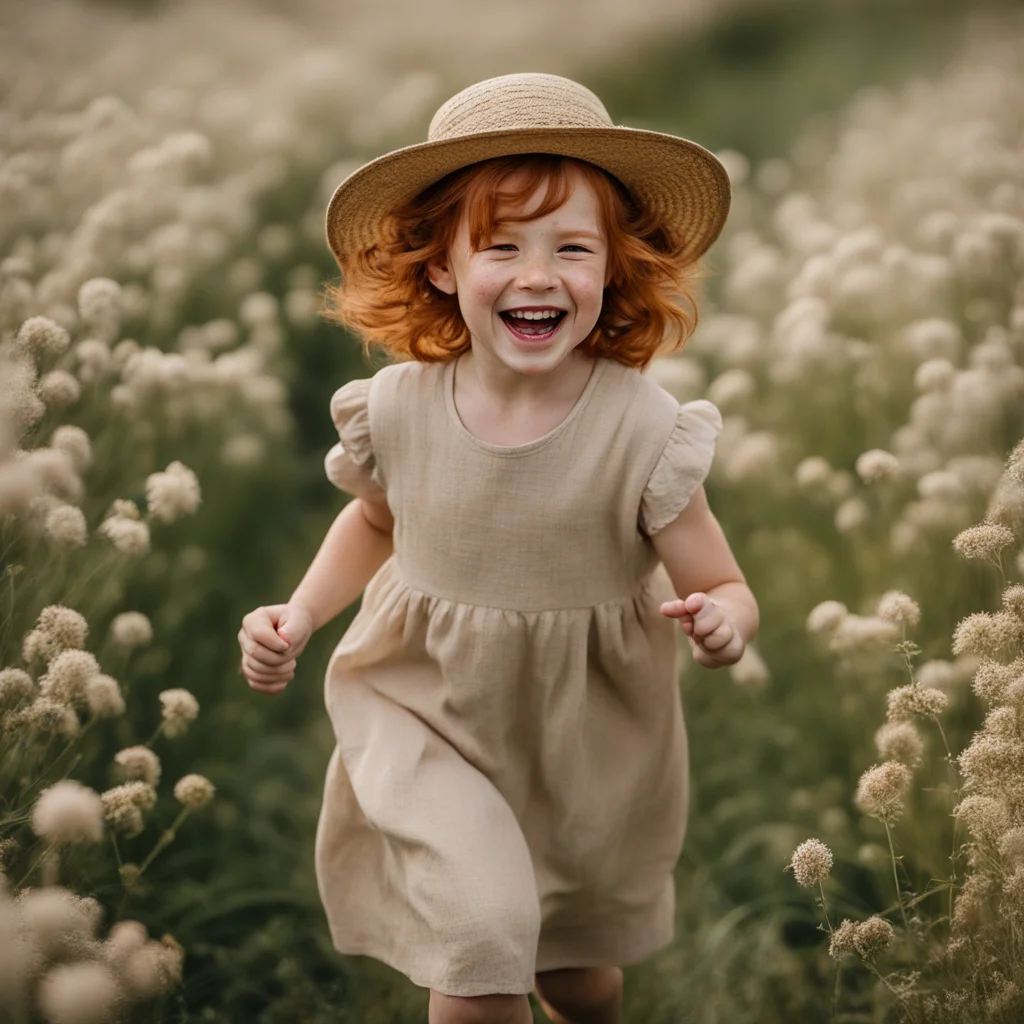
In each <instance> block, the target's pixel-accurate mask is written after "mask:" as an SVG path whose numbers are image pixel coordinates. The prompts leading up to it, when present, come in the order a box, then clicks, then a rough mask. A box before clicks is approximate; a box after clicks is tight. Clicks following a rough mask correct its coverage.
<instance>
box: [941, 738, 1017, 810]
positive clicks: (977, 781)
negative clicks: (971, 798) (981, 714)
mask: <svg viewBox="0 0 1024 1024" xmlns="http://www.w3.org/2000/svg"><path fill="white" fill-rule="evenodd" d="M957 763H958V764H959V765H960V771H961V773H962V774H963V776H964V779H965V780H966V782H967V784H968V786H969V787H970V788H971V789H973V790H975V791H976V792H978V793H982V794H989V793H991V794H993V795H998V794H1001V793H1003V792H1005V791H1006V788H1007V786H1019V785H1020V784H1021V782H1022V781H1024V745H1022V744H1020V743H1018V742H1017V740H1015V739H1013V740H1010V739H1006V738H1004V737H1001V736H990V735H989V734H987V733H984V732H977V733H975V734H974V737H973V738H972V739H971V742H970V743H969V744H968V745H967V747H966V748H965V749H964V750H962V751H961V752H960V756H959V757H958V758H957Z"/></svg>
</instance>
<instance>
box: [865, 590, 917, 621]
mask: <svg viewBox="0 0 1024 1024" xmlns="http://www.w3.org/2000/svg"><path fill="white" fill-rule="evenodd" d="M875 611H876V614H877V615H879V616H880V617H881V618H883V619H886V620H887V621H888V622H892V623H894V624H895V625H897V626H916V625H917V624H918V622H920V621H921V607H920V605H919V604H918V603H917V602H916V601H915V600H914V599H913V598H912V597H910V595H909V594H904V593H903V591H901V590H887V591H886V592H885V593H884V594H883V595H882V596H881V598H879V601H878V607H877V608H876V610H875Z"/></svg>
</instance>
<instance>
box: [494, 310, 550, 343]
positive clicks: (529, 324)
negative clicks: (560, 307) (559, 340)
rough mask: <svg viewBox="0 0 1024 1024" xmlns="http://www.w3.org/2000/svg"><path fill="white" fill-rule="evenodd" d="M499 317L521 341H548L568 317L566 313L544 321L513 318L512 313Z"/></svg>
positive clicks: (502, 314)
mask: <svg viewBox="0 0 1024 1024" xmlns="http://www.w3.org/2000/svg"><path fill="white" fill-rule="evenodd" d="M498 315H499V316H500V317H501V319H502V320H504V321H505V326H506V327H508V329H509V331H510V332H511V333H512V334H513V335H515V337H517V338H518V339H519V340H520V341H546V340H547V339H548V338H551V337H553V336H554V335H555V333H556V332H557V331H558V328H559V327H561V326H562V321H563V320H564V319H565V317H566V314H565V313H564V312H563V313H559V314H558V315H557V316H553V317H548V318H545V319H543V320H527V319H525V318H524V317H521V316H512V315H511V314H510V313H499V314H498Z"/></svg>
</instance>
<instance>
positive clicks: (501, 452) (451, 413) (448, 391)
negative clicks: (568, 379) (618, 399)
mask: <svg viewBox="0 0 1024 1024" xmlns="http://www.w3.org/2000/svg"><path fill="white" fill-rule="evenodd" d="M456 362H457V360H455V359H450V360H448V362H446V363H445V364H444V373H443V383H444V388H443V390H444V404H445V408H446V410H447V413H448V419H449V420H450V421H451V423H452V426H453V427H454V429H455V432H456V433H457V434H458V435H459V436H460V437H461V438H462V439H463V440H464V441H465V442H466V443H467V444H469V445H471V446H472V447H474V448H477V449H479V450H480V451H484V452H487V453H488V454H489V455H498V456H504V457H515V456H519V455H529V454H531V453H532V452H535V451H537V449H538V448H543V447H545V446H546V445H548V444H550V443H551V442H552V441H553V440H555V438H556V437H558V436H559V435H560V434H561V433H562V432H563V431H564V430H565V429H566V428H567V427H568V426H569V424H570V423H572V421H573V420H575V419H576V418H577V417H578V416H579V415H580V414H581V413H582V412H583V409H584V408H585V407H586V405H587V403H588V402H589V401H590V396H591V395H592V394H593V393H594V390H595V389H596V387H597V382H598V380H599V379H600V378H601V377H602V376H603V374H604V371H605V369H606V368H607V364H608V362H609V360H608V359H606V358H604V357H602V356H596V357H594V366H593V368H592V369H591V371H590V376H589V377H588V378H587V383H586V384H585V385H584V386H583V390H582V391H581V392H580V394H579V397H578V398H577V399H576V401H575V403H574V404H573V407H572V408H571V409H570V410H569V411H568V413H566V415H565V418H564V419H563V420H562V422H561V423H559V424H557V425H556V426H555V427H553V428H552V429H551V430H549V431H548V432H547V433H546V434H542V435H541V436H540V437H535V438H534V439H533V440H532V441H526V442H525V443H523V444H512V445H506V444H492V443H491V442H490V441H484V440H482V439H481V438H479V437H477V436H476V434H474V433H472V432H471V431H470V430H469V429H468V428H467V427H466V425H465V424H464V423H463V422H462V420H461V418H460V417H459V411H458V409H456V408H455V363H456Z"/></svg>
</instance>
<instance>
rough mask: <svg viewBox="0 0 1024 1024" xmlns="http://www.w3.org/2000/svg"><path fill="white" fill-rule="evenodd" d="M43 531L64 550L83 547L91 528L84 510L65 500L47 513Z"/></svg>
mask: <svg viewBox="0 0 1024 1024" xmlns="http://www.w3.org/2000/svg"><path fill="white" fill-rule="evenodd" d="M43 532H44V533H45V534H46V536H47V537H48V538H49V539H50V540H51V541H53V543H54V544H55V545H56V546H57V547H58V548H60V549H61V550H63V551H73V550H74V549H75V548H83V547H85V542H86V541H87V540H88V539H89V528H88V526H87V525H86V522H85V515H84V513H83V512H82V510H81V509H80V508H78V507H76V506H75V505H68V504H66V503H64V502H60V503H58V504H56V505H54V506H53V507H52V508H51V509H50V510H49V511H48V512H47V513H46V515H45V517H44V518H43Z"/></svg>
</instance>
